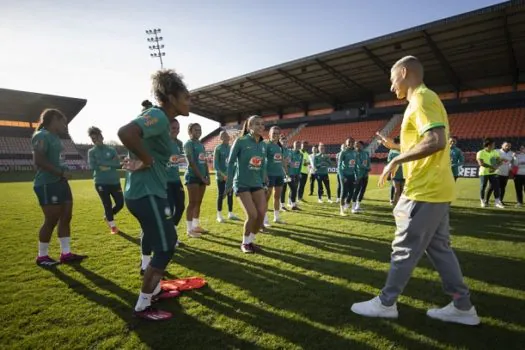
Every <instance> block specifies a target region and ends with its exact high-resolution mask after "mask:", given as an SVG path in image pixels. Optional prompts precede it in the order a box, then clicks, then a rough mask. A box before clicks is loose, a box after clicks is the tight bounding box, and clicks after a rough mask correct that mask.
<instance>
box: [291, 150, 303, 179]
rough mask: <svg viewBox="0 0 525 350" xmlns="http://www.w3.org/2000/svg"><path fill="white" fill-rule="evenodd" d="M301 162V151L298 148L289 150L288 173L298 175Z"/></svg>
mask: <svg viewBox="0 0 525 350" xmlns="http://www.w3.org/2000/svg"><path fill="white" fill-rule="evenodd" d="M302 162H303V153H302V152H301V151H299V150H297V151H294V150H291V151H290V163H289V164H288V175H290V176H292V175H299V174H300V173H301V164H302Z"/></svg>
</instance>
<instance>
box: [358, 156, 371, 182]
mask: <svg viewBox="0 0 525 350" xmlns="http://www.w3.org/2000/svg"><path fill="white" fill-rule="evenodd" d="M356 153H357V167H356V170H357V171H356V173H357V178H358V179H360V178H362V177H367V176H368V173H369V172H370V154H368V152H367V151H365V150H361V151H359V152H357V151H356Z"/></svg>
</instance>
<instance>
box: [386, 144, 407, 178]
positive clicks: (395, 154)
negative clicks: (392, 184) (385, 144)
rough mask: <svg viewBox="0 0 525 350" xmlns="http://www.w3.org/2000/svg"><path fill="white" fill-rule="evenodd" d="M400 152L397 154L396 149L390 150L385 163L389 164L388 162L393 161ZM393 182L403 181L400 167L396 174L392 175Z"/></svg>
mask: <svg viewBox="0 0 525 350" xmlns="http://www.w3.org/2000/svg"><path fill="white" fill-rule="evenodd" d="M400 154H401V152H399V151H398V150H397V149H391V150H390V152H388V158H387V161H388V162H389V163H390V161H391V160H392V159H394V158H395V157H397V156H398V155H400ZM393 179H394V180H404V179H405V178H404V177H403V167H402V166H399V167H398V168H397V171H396V173H395V174H394V177H393Z"/></svg>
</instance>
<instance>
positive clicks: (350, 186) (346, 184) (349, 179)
mask: <svg viewBox="0 0 525 350" xmlns="http://www.w3.org/2000/svg"><path fill="white" fill-rule="evenodd" d="M341 182H342V187H343V193H341V204H343V200H344V201H345V203H346V204H350V202H351V201H352V197H353V196H354V191H355V187H356V183H355V175H343V177H342V179H341Z"/></svg>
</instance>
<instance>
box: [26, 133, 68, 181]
mask: <svg viewBox="0 0 525 350" xmlns="http://www.w3.org/2000/svg"><path fill="white" fill-rule="evenodd" d="M31 144H32V147H33V151H36V152H40V153H43V154H44V155H45V157H46V159H47V161H48V162H49V163H51V164H52V165H53V166H54V167H55V168H57V169H58V170H67V169H68V168H67V166H66V165H65V164H62V160H61V156H60V153H61V152H62V142H61V141H60V138H59V137H58V136H57V135H55V134H53V133H51V132H49V131H47V130H46V129H45V128H42V129H40V130H38V131H37V132H35V134H34V135H33V138H32V139H31ZM58 181H60V176H56V175H54V174H52V173H50V172H47V171H45V170H42V169H37V171H36V175H35V182H34V185H35V186H41V185H47V184H52V183H55V182H58Z"/></svg>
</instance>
